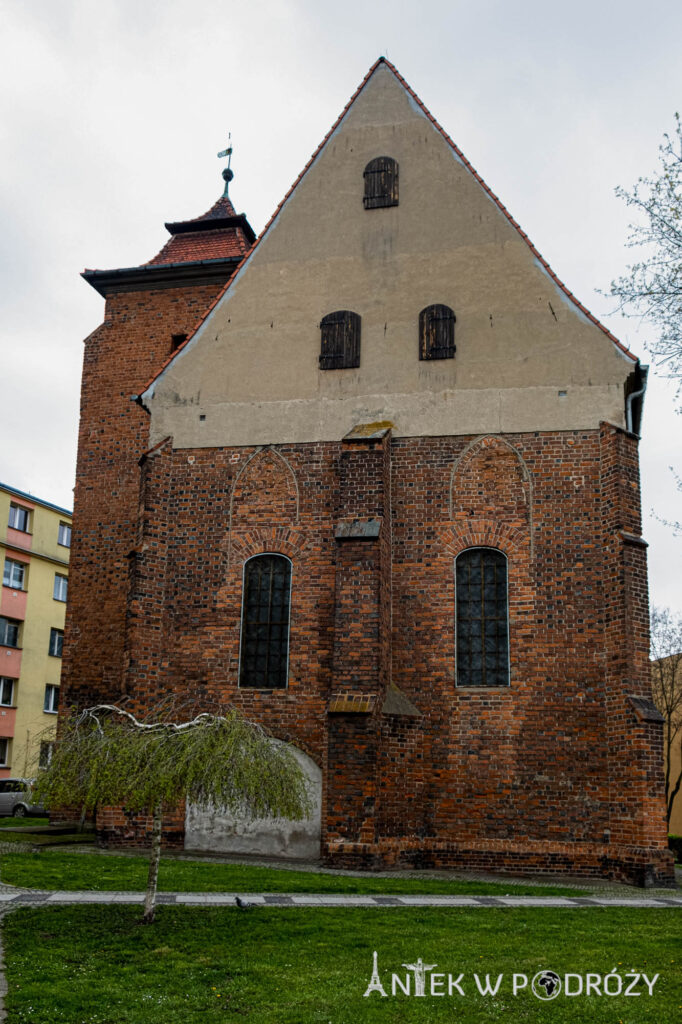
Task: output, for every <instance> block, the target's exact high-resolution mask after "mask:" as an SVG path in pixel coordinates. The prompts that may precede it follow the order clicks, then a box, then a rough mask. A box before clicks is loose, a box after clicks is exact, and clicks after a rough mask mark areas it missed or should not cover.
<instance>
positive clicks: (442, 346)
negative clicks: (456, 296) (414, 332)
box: [419, 304, 456, 359]
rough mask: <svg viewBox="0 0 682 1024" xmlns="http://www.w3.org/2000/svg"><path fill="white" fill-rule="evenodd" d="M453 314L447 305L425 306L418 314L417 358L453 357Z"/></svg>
mask: <svg viewBox="0 0 682 1024" xmlns="http://www.w3.org/2000/svg"><path fill="white" fill-rule="evenodd" d="M455 319H456V318H455V314H454V313H453V311H452V310H451V309H450V307H449V306H443V305H440V304H437V305H435V306H427V307H426V309H422V311H421V313H420V314H419V358H420V359H454V356H455Z"/></svg>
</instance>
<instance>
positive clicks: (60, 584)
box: [52, 572, 69, 601]
mask: <svg viewBox="0 0 682 1024" xmlns="http://www.w3.org/2000/svg"><path fill="white" fill-rule="evenodd" d="M68 587H69V577H68V576H62V575H60V573H58V572H57V573H55V576H54V591H53V592H52V596H53V598H54V599H55V601H66V592H67V590H68Z"/></svg>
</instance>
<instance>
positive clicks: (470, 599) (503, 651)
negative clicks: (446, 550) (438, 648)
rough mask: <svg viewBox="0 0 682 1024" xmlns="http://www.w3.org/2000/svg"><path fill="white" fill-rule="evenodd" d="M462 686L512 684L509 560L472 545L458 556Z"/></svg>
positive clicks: (458, 654) (459, 679) (458, 653)
mask: <svg viewBox="0 0 682 1024" xmlns="http://www.w3.org/2000/svg"><path fill="white" fill-rule="evenodd" d="M455 598H456V600H455V605H456V612H455V615H456V620H457V623H456V644H457V649H456V664H457V685H458V686H508V685H509V606H508V598H507V559H506V557H505V556H504V555H503V554H502V552H501V551H496V550H495V549H494V548H468V549H467V550H466V551H462V553H461V554H460V555H458V556H457V558H456V560H455Z"/></svg>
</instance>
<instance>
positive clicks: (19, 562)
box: [0, 483, 71, 778]
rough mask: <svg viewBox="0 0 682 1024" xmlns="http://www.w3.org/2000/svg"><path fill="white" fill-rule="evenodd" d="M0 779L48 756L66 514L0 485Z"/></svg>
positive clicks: (58, 659)
mask: <svg viewBox="0 0 682 1024" xmlns="http://www.w3.org/2000/svg"><path fill="white" fill-rule="evenodd" d="M0 524H1V525H0V548H1V549H2V550H1V556H2V566H3V571H2V599H1V600H0V778H9V777H15V776H22V777H30V776H32V775H34V774H35V772H36V770H37V768H38V765H39V764H40V763H41V762H42V763H46V762H47V760H48V759H49V757H50V752H51V744H52V740H53V737H54V735H55V731H56V725H57V710H58V707H59V680H60V675H61V668H62V643H63V638H64V616H65V611H66V598H67V593H68V578H69V551H70V547H71V512H70V511H69V510H68V509H65V508H61V507H60V506H59V505H53V504H52V503H51V502H49V501H44V500H43V499H41V498H36V497H34V496H33V495H31V494H26V493H25V492H24V491H19V490H16V488H13V487H9V486H8V485H6V484H1V483H0Z"/></svg>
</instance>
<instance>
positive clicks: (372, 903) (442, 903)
mask: <svg viewBox="0 0 682 1024" xmlns="http://www.w3.org/2000/svg"><path fill="white" fill-rule="evenodd" d="M237 896H239V897H240V898H241V899H243V900H246V901H247V902H248V903H250V904H252V906H254V907H650V908H655V907H681V908H682V895H675V894H674V893H673V892H672V891H670V892H669V893H666V892H665V891H661V890H658V892H657V894H656V895H650V896H640V895H633V896H630V895H618V896H612V895H609V896H604V895H601V894H594V895H590V896H506V895H505V896H418V895H414V896H407V895H404V896H368V895H365V896H352V895H348V894H344V893H339V894H325V895H316V894H313V893H245V892H239V893H236V892H162V893H159V894H158V895H157V898H156V902H157V903H158V904H159V905H161V906H164V905H169V904H170V905H176V906H195V907H201V906H204V907H235V909H236V903H235V900H236V897H237ZM143 901H144V893H142V892H93V891H87V892H85V891H79V892H68V891H54V890H51V891H44V890H38V889H12V888H10V887H9V886H3V887H2V891H0V913H1V912H2V910H10V909H14V908H15V907H20V906H24V907H26V906H37V905H40V906H64V905H69V906H73V905H76V904H125V903H130V904H141V903H142V902H143Z"/></svg>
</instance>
